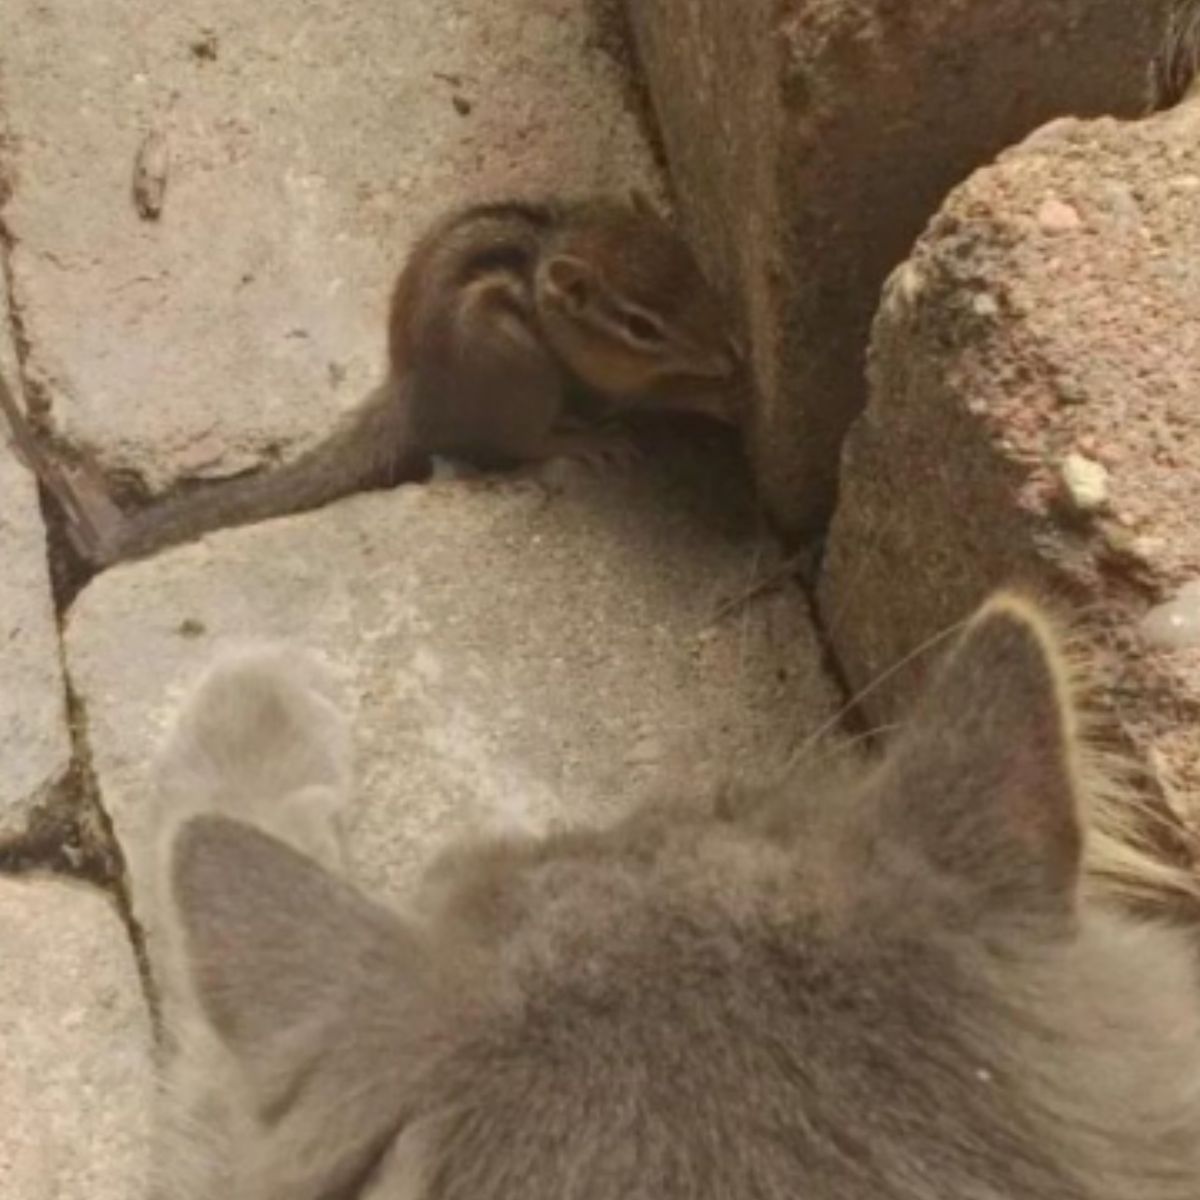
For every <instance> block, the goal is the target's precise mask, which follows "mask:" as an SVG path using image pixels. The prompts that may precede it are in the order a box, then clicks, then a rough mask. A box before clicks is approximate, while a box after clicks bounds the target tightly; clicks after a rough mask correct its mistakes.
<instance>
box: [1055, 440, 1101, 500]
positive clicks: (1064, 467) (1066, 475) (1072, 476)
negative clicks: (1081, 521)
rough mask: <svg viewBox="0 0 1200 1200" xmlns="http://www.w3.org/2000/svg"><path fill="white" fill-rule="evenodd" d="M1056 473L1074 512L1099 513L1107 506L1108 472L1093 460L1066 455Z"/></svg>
mask: <svg viewBox="0 0 1200 1200" xmlns="http://www.w3.org/2000/svg"><path fill="white" fill-rule="evenodd" d="M1058 472H1059V477H1060V478H1061V480H1062V485H1063V491H1064V492H1065V493H1066V496H1067V499H1068V500H1069V501H1070V503H1071V507H1072V508H1074V509H1075V510H1076V512H1081V513H1094V512H1099V511H1100V510H1101V509H1102V508H1104V507H1105V506H1106V505H1107V504H1108V471H1107V470H1106V469H1105V468H1104V467H1103V466H1102V465H1101V464H1100V463H1098V462H1096V461H1095V460H1094V459H1091V458H1087V457H1085V456H1084V455H1082V454H1068V455H1067V456H1066V458H1064V459H1063V460H1062V462H1061V463H1060V464H1059V468H1058Z"/></svg>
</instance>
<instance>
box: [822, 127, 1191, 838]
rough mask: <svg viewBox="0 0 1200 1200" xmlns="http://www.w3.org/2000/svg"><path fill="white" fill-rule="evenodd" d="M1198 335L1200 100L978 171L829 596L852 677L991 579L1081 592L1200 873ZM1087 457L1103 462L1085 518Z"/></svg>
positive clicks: (842, 512) (881, 398) (893, 378)
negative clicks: (1074, 477) (1077, 479)
mask: <svg viewBox="0 0 1200 1200" xmlns="http://www.w3.org/2000/svg"><path fill="white" fill-rule="evenodd" d="M1198 331H1200V107H1197V106H1195V105H1192V106H1190V107H1189V108H1187V109H1185V110H1179V111H1176V112H1172V113H1167V114H1163V115H1160V116H1157V117H1154V118H1152V119H1149V120H1145V121H1135V122H1118V121H1114V120H1099V121H1092V122H1086V121H1076V120H1063V121H1058V122H1054V123H1053V124H1051V125H1049V126H1047V127H1045V128H1044V129H1042V130H1040V131H1039V132H1038V133H1036V134H1035V135H1034V136H1032V137H1031V138H1029V139H1028V140H1027V141H1026V142H1025V144H1023V145H1022V146H1020V147H1017V148H1015V149H1013V150H1012V151H1010V152H1008V153H1006V154H1004V155H1003V156H1001V158H1000V160H999V161H998V162H997V163H996V165H994V166H993V167H990V168H988V169H986V170H983V171H980V172H978V173H977V174H976V175H975V176H974V177H973V178H971V179H970V180H969V181H968V182H967V183H965V184H964V185H963V186H962V187H960V188H959V189H958V190H957V191H956V192H955V193H954V194H953V195H952V196H951V197H950V199H949V200H948V201H947V203H946V205H945V206H944V208H943V209H942V211H941V213H940V214H939V215H938V216H937V217H936V219H935V220H934V221H933V222H932V223H931V224H930V227H929V229H928V231H927V233H926V234H925V236H924V237H923V238H922V239H921V241H920V242H919V243H918V245H917V247H916V250H915V252H914V254H913V256H912V257H911V259H910V260H909V261H908V262H907V263H906V264H905V265H904V266H903V267H902V268H901V269H900V270H898V271H897V272H896V274H895V275H894V276H893V278H892V280H891V281H890V284H889V286H888V288H887V291H886V294H885V298H884V302H883V305H882V308H881V310H880V313H879V316H878V318H877V321H876V325H875V331H874V339H873V345H872V360H871V382H872V395H871V402H870V404H869V406H868V408H867V411H866V413H865V414H864V415H863V417H862V419H861V420H860V421H859V422H858V423H857V424H856V425H855V427H854V430H853V432H852V434H851V436H850V438H849V439H848V441H847V445H846V456H845V460H844V462H845V467H844V478H843V488H842V496H841V501H840V504H839V508H838V513H837V517H836V520H835V522H834V526H833V530H832V534H831V538H830V545H829V553H828V556H827V561H826V567H825V575H824V578H823V580H822V583H821V589H820V599H821V606H822V609H823V616H824V623H825V627H826V629H827V630H828V631H829V635H830V637H831V638H832V640H833V642H834V645H835V647H836V650H837V652H838V654H839V657H840V659H841V661H842V663H843V664H844V666H845V668H846V670H847V673H848V675H849V677H850V681H851V683H852V684H853V685H855V686H856V687H861V686H864V685H866V684H867V683H869V682H870V681H872V680H874V679H876V677H877V676H879V675H880V673H881V672H884V671H886V670H888V669H889V668H890V667H891V666H892V665H893V664H895V663H897V662H899V660H900V659H901V658H902V657H903V656H905V655H907V654H909V653H910V652H912V651H914V650H916V649H917V648H919V647H921V646H923V645H926V644H927V641H928V639H929V638H931V637H932V636H934V635H936V634H938V633H939V631H941V630H943V629H945V628H947V627H948V626H949V625H951V624H952V623H953V622H956V621H958V620H961V619H962V618H963V617H964V616H965V615H966V614H967V613H968V612H969V611H970V610H971V609H972V607H973V606H974V605H975V604H976V603H977V602H978V600H979V599H980V598H981V597H982V596H983V594H984V593H985V592H986V591H987V590H988V589H989V588H992V587H994V586H997V585H999V584H1004V583H1009V582H1018V583H1023V584H1025V585H1027V586H1031V587H1033V588H1035V589H1037V590H1038V591H1040V592H1042V593H1047V594H1049V595H1051V596H1053V597H1055V598H1057V599H1061V600H1065V601H1066V602H1067V604H1068V605H1069V606H1070V607H1069V610H1068V611H1069V613H1070V615H1071V616H1072V617H1074V618H1075V619H1077V620H1078V622H1079V624H1080V627H1081V631H1082V632H1085V633H1087V634H1089V635H1091V638H1092V641H1093V644H1094V646H1095V649H1096V651H1097V654H1098V673H1097V675H1096V677H1095V680H1094V682H1095V683H1097V684H1098V685H1099V686H1098V691H1097V693H1096V701H1097V707H1098V710H1099V711H1100V712H1103V713H1105V714H1107V716H1108V717H1109V718H1111V722H1110V724H1111V727H1112V732H1113V734H1114V736H1117V738H1118V742H1119V744H1121V745H1122V746H1123V748H1124V749H1127V750H1132V751H1134V752H1135V754H1136V757H1137V759H1138V760H1139V763H1140V768H1141V772H1140V773H1139V775H1138V776H1137V780H1136V782H1137V783H1138V784H1139V786H1141V785H1145V784H1147V783H1150V784H1152V785H1156V787H1155V788H1154V789H1152V790H1157V791H1158V793H1159V794H1160V796H1161V797H1162V798H1163V799H1164V800H1166V801H1167V802H1168V803H1170V804H1172V805H1173V806H1174V810H1175V812H1176V813H1177V815H1178V816H1179V817H1180V818H1181V819H1182V821H1183V822H1184V824H1185V825H1186V826H1187V828H1188V831H1189V834H1190V841H1191V845H1192V852H1193V854H1195V855H1196V856H1197V858H1196V861H1197V862H1200V810H1198V809H1197V803H1196V800H1197V798H1198V797H1200V642H1198V641H1197V640H1196V639H1195V638H1189V637H1188V636H1187V625H1188V622H1189V621H1190V620H1191V616H1190V612H1191V608H1192V607H1193V606H1194V601H1189V599H1188V597H1189V596H1192V595H1194V589H1195V586H1196V584H1195V581H1196V580H1198V579H1200V525H1198V524H1197V518H1196V514H1197V513H1200V472H1198V471H1197V463H1200V408H1198V406H1197V403H1196V400H1197V396H1200V353H1198V349H1200V333H1198ZM1072 456H1077V457H1079V458H1081V459H1082V460H1085V461H1086V462H1087V463H1089V464H1096V465H1098V466H1099V467H1100V468H1103V475H1102V479H1103V485H1104V486H1103V490H1102V493H1101V492H1099V491H1096V490H1095V489H1093V493H1092V494H1091V495H1090V497H1089V498H1088V502H1087V503H1086V504H1083V505H1081V504H1080V497H1079V494H1078V489H1077V488H1076V489H1075V490H1074V492H1073V491H1072V487H1071V484H1070V481H1069V474H1070V472H1069V468H1068V464H1069V463H1070V462H1071V461H1072ZM1098 477H1100V476H1098ZM1159 605H1164V606H1165V607H1163V608H1159V607H1157V606H1159ZM1152 613H1153V614H1157V615H1155V616H1151V614H1152ZM1171 622H1174V623H1175V624H1177V625H1179V629H1178V630H1176V631H1175V632H1174V634H1173V636H1167V633H1168V630H1167V628H1166V626H1167V625H1168V624H1170V623H1171ZM933 659H934V656H933V655H931V654H919V655H918V656H917V658H916V659H915V661H914V662H912V663H911V664H910V665H909V666H908V667H907V668H906V669H904V670H902V671H899V672H898V673H896V674H894V675H892V676H891V677H890V678H889V679H888V680H887V681H886V682H885V683H884V684H883V685H882V686H881V687H878V688H876V689H875V690H873V691H872V692H871V694H870V695H869V696H868V697H867V699H866V704H867V707H868V709H869V711H870V712H871V714H872V716H873V717H875V718H876V719H877V720H879V721H882V722H887V721H890V720H891V719H893V717H894V716H895V714H896V713H897V712H899V711H901V710H902V709H903V708H904V706H905V704H906V703H907V698H908V697H909V696H911V695H912V693H913V691H914V689H915V688H917V687H918V686H919V684H920V682H921V679H922V677H923V675H924V674H925V672H926V669H927V667H928V666H929V664H930V663H931V662H932V661H933Z"/></svg>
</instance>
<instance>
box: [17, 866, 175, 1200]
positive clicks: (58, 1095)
mask: <svg viewBox="0 0 1200 1200" xmlns="http://www.w3.org/2000/svg"><path fill="white" fill-rule="evenodd" d="M152 1078H153V1077H152V1074H151V1052H150V1025H149V1019H148V1017H147V1013H146V1008H145V1004H144V1003H143V1000H142V993H141V986H140V982H139V979H138V973H137V969H136V967H135V964H134V957H133V953H132V951H131V950H130V947H129V943H128V940H127V938H126V936H125V930H124V927H123V926H122V924H121V921H120V918H119V917H118V915H117V913H116V911H115V910H114V908H113V906H112V905H111V904H110V902H109V901H108V899H107V898H106V897H105V896H104V895H103V894H102V893H101V892H99V891H97V890H95V889H93V888H91V887H88V886H85V885H81V884H73V883H65V882H62V881H60V880H56V879H51V878H49V877H46V878H31V877H22V878H17V879H14V878H8V877H4V876H0V1196H3V1197H4V1200H137V1198H139V1197H141V1196H143V1195H144V1194H145V1186H146V1185H145V1172H146V1146H147V1140H146V1139H147V1129H148V1119H149V1113H150V1107H149V1101H150V1088H151V1082H152Z"/></svg>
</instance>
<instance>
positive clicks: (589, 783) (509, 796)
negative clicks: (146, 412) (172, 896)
mask: <svg viewBox="0 0 1200 1200" xmlns="http://www.w3.org/2000/svg"><path fill="white" fill-rule="evenodd" d="M731 458H732V456H730V458H726V457H725V455H724V454H723V453H719V452H718V451H717V449H716V448H713V450H712V453H708V452H703V451H702V450H701V449H700V448H699V447H694V448H693V449H692V450H691V453H690V454H687V455H682V456H680V457H677V458H675V459H673V460H672V459H671V458H670V456H667V455H664V456H663V457H662V458H661V459H660V460H659V462H658V463H657V465H655V464H654V463H653V461H647V462H645V463H643V464H641V466H640V468H639V469H638V470H637V471H635V472H633V473H631V474H628V475H615V476H614V475H608V476H605V477H594V476H587V475H585V476H578V475H574V476H571V477H568V479H567V480H566V481H565V482H564V484H563V485H562V486H563V489H564V490H562V491H560V492H559V493H557V494H547V493H546V492H545V491H544V490H542V489H540V488H539V487H537V486H535V485H533V484H528V483H514V482H510V483H507V484H497V483H493V484H478V483H469V482H467V483H464V482H447V483H435V484H431V485H428V486H426V487H412V486H410V487H405V488H401V489H399V490H398V491H396V492H392V493H376V494H371V495H364V496H359V497H354V498H351V499H349V500H346V501H344V502H341V503H338V504H335V505H332V506H330V507H328V508H326V509H324V510H321V511H319V512H316V513H312V514H308V515H305V516H298V517H289V518H284V519H281V520H278V521H274V522H268V523H265V524H262V525H259V526H255V527H250V528H243V529H239V530H227V531H224V532H222V533H220V534H217V535H214V536H212V537H210V538H208V539H206V540H205V541H203V542H200V543H197V544H195V545H193V546H189V547H184V548H181V549H179V550H176V551H172V552H169V553H165V554H163V555H161V556H159V557H158V558H155V559H150V560H147V561H145V562H143V563H138V564H131V565H127V566H120V567H117V568H115V569H113V570H111V571H109V572H106V573H105V574H104V575H102V576H100V577H99V578H98V579H96V580H95V581H94V582H93V583H92V584H91V585H89V587H88V588H87V589H86V590H85V591H84V592H83V593H82V595H81V596H80V598H79V600H78V601H77V603H76V606H75V608H74V610H73V612H72V614H71V617H70V621H69V625H68V630H67V647H68V669H69V672H70V675H71V678H72V681H73V683H74V686H75V687H76V688H77V689H78V692H79V695H80V698H81V701H82V704H83V708H84V712H85V714H86V717H87V722H88V729H89V734H90V745H91V751H92V763H93V766H94V767H95V770H96V773H97V778H98V781H99V786H100V791H101V795H102V800H103V803H104V805H105V806H106V808H107V809H108V811H109V813H110V814H111V816H112V819H113V822H114V824H115V827H116V831H117V834H118V837H119V838H120V841H121V843H122V845H123V847H124V849H125V851H126V853H127V856H128V859H129V861H130V864H131V869H132V873H133V887H134V899H135V906H136V904H137V902H138V896H139V888H140V886H141V881H142V879H143V878H144V848H145V844H146V834H147V829H148V825H149V818H150V814H151V809H150V805H151V803H152V800H153V797H152V795H151V792H150V786H149V782H148V769H147V761H148V758H149V756H150V755H151V754H152V753H153V751H154V750H155V748H156V746H157V745H158V743H159V739H160V737H161V735H162V730H163V728H164V726H165V723H166V722H167V721H168V720H169V719H170V718H171V716H172V715H173V713H174V712H175V710H176V703H177V700H178V697H179V694H180V691H181V689H183V688H185V687H186V686H187V685H189V684H190V683H191V682H192V680H193V679H194V677H195V675H196V672H197V671H198V670H200V669H201V668H202V667H203V666H204V665H205V664H206V663H207V662H208V661H209V660H210V659H211V656H212V655H213V653H214V652H215V650H216V648H217V647H218V646H220V645H221V644H222V643H226V642H228V641H229V640H230V639H241V638H245V637H248V636H270V637H275V638H283V639H285V640H288V641H293V642H296V643H300V644H302V645H306V646H309V647H312V648H314V649H316V650H317V651H319V652H322V653H324V654H325V655H326V656H327V657H328V658H329V660H330V661H331V663H332V664H333V665H334V666H335V668H337V669H338V670H340V671H342V672H344V676H345V682H346V696H347V702H348V703H350V704H351V705H353V706H355V707H356V710H357V712H356V717H355V721H356V725H355V728H356V733H357V737H358V739H359V741H358V744H359V749H360V751H361V761H360V778H361V789H362V790H361V797H360V802H359V804H358V806H357V808H356V810H355V812H354V815H353V820H352V822H351V827H350V837H351V842H352V848H353V849H354V851H355V853H356V855H357V859H358V865H359V867H360V870H361V874H362V876H363V877H364V879H365V880H366V881H367V882H368V883H370V884H371V885H374V886H379V885H383V886H384V888H385V890H391V891H393V892H394V891H396V890H397V889H402V888H403V886H404V885H405V883H406V882H407V881H408V880H409V878H410V872H411V870H412V868H413V867H414V866H415V865H417V864H419V863H421V862H423V861H425V860H426V859H427V858H428V856H429V854H430V853H431V850H432V848H433V846H434V844H435V843H437V842H438V841H440V840H441V839H442V838H443V837H444V836H446V835H448V834H451V833H453V832H455V831H457V830H461V829H470V828H474V827H477V826H478V825H480V824H481V823H483V822H489V821H493V820H495V821H498V822H500V823H502V824H505V823H512V822H518V823H524V822H532V823H533V824H534V825H541V824H543V823H545V822H553V821H556V820H569V821H572V822H579V821H585V822H592V821H596V820H603V819H605V818H607V817H611V816H612V815H614V814H615V813H617V812H619V811H620V810H621V808H622V806H623V805H624V804H625V803H626V802H627V801H628V799H629V797H630V795H631V793H632V792H633V790H634V789H635V788H637V787H645V786H649V785H650V783H651V781H652V777H653V774H654V769H655V765H656V763H657V764H658V765H659V767H660V768H661V766H662V764H664V763H668V762H669V761H670V754H671V752H672V751H673V750H683V751H685V752H686V753H687V754H688V757H689V759H690V760H691V761H692V763H693V764H695V763H696V762H697V761H703V762H706V763H710V764H713V765H714V766H717V767H736V766H742V767H745V768H747V769H750V770H755V769H757V768H763V769H766V768H767V767H768V766H769V765H770V764H771V763H773V762H776V761H777V760H778V757H779V756H780V755H781V754H782V753H783V752H785V751H787V750H788V749H790V748H791V747H792V746H794V745H795V744H796V743H797V742H798V741H799V740H800V739H801V738H803V737H804V736H805V735H806V734H808V733H811V732H812V731H813V730H814V728H815V727H816V726H817V725H818V724H820V723H822V722H823V721H824V720H825V719H826V718H827V717H828V715H829V713H830V712H831V711H832V709H833V707H834V704H835V701H834V695H833V690H832V688H831V687H830V685H829V684H828V682H827V680H826V679H825V677H824V675H823V673H822V668H821V664H820V660H819V656H818V650H817V647H816V643H815V639H814V636H813V634H812V631H811V628H810V626H809V624H808V612H807V608H806V607H805V605H804V602H803V600H802V598H801V597H800V596H799V595H798V594H797V593H796V592H795V591H794V590H793V589H790V588H789V589H787V590H784V591H779V590H777V591H774V592H769V593H766V594H763V595H760V596H758V597H757V598H755V599H754V600H752V601H750V602H749V603H747V604H746V605H744V606H742V607H741V608H739V609H738V610H737V611H734V612H731V613H728V614H727V615H725V616H723V617H721V618H720V619H718V620H714V616H715V615H716V614H717V612H718V609H719V607H720V606H721V605H722V603H723V602H725V601H728V600H730V599H733V598H736V597H738V596H739V595H740V594H742V593H744V590H745V589H746V588H747V586H748V585H750V584H751V583H752V582H753V581H754V580H755V579H756V578H761V577H762V576H763V574H764V573H768V572H769V571H770V570H771V567H772V562H773V560H774V552H773V550H772V546H771V544H770V543H769V542H767V541H766V540H765V539H764V538H763V536H762V535H761V534H760V532H759V531H758V528H757V523H756V521H755V519H754V517H753V513H752V510H751V507H750V505H749V503H748V498H747V497H746V496H745V495H744V494H742V493H741V492H740V491H739V489H738V487H737V486H735V485H734V484H733V483H732V481H733V480H736V479H738V478H739V476H738V474H737V473H736V472H735V470H734V466H735V463H733V462H732V461H730V459H731ZM723 480H729V481H730V482H729V483H723V482H721V481H723ZM143 915H144V911H143Z"/></svg>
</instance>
